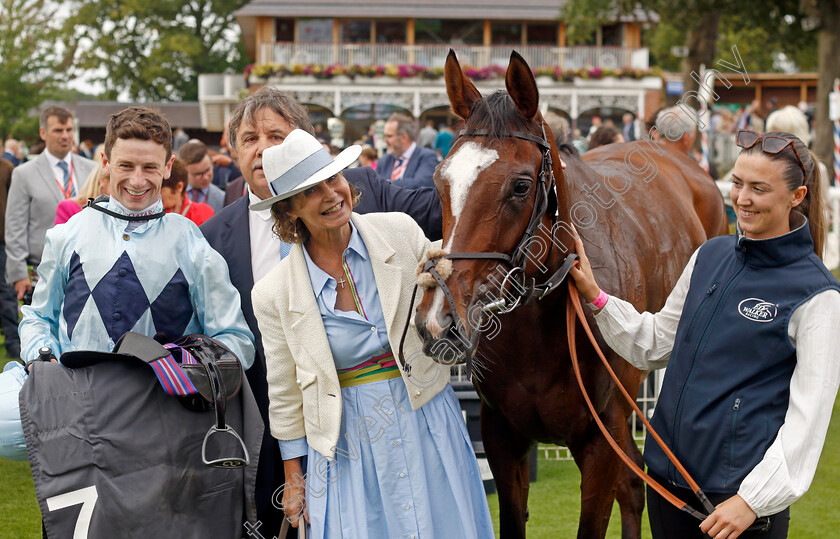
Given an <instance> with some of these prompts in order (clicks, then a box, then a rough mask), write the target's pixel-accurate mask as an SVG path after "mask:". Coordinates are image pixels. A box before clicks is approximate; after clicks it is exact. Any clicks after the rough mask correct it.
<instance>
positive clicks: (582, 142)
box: [572, 129, 587, 155]
mask: <svg viewBox="0 0 840 539" xmlns="http://www.w3.org/2000/svg"><path fill="white" fill-rule="evenodd" d="M572 146H574V147H575V149H576V150H577V151H578V153H579V154H581V155H582V154H583V153H584V152H585V151H586V148H587V143H586V139H585V138H584V137H583V133H581V132H580V129H575V130H573V131H572Z"/></svg>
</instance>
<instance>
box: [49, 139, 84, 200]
mask: <svg viewBox="0 0 840 539" xmlns="http://www.w3.org/2000/svg"><path fill="white" fill-rule="evenodd" d="M44 155H45V156H46V158H47V162H48V163H49V164H50V170H52V172H53V176H54V177H55V181H56V182H57V183H58V189H59V190H60V191H61V192H62V194H63V193H64V171H63V170H62V169H61V167H59V166H58V162H59V161H64V162H65V163H66V164H67V170H69V171H70V179H71V180H73V192H72V193H70V196H74V195H75V194H76V193H78V192H79V189H78V183H79V181H82V182H84V180H85V178H82V179H81V180H79V178H78V177H77V175H76V171H75V170H73V162H72V161H71V160H70V152H67V155H65V156H64V159H59V158H58V157H56V156H54V155H53V154H51V153H50V152H49V151H48V150H46V149H44Z"/></svg>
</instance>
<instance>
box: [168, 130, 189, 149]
mask: <svg viewBox="0 0 840 539" xmlns="http://www.w3.org/2000/svg"><path fill="white" fill-rule="evenodd" d="M189 141H190V136H189V135H188V134H187V133H186V132H185V131H184V130H183V129H181V128H180V127H179V128H177V129H175V134H174V136H173V137H172V151H173V152H178V151H180V149H181V146H183V145H184V144H186V143H187V142H189Z"/></svg>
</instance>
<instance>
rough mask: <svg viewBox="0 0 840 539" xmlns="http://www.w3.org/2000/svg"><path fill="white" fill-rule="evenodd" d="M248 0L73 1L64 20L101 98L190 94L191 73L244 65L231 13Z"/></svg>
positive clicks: (194, 78) (194, 89)
mask: <svg viewBox="0 0 840 539" xmlns="http://www.w3.org/2000/svg"><path fill="white" fill-rule="evenodd" d="M245 3H247V0H94V1H85V0H77V3H76V9H75V11H74V14H73V15H72V16H71V17H70V18H69V19H68V20H67V21H66V24H65V27H66V28H67V29H68V39H69V40H70V44H71V46H74V47H78V50H79V51H80V52H79V54H78V57H77V59H76V66H75V67H76V69H77V71H78V72H79V73H81V72H83V71H85V70H95V72H96V73H97V75H96V77H95V79H94V80H95V81H97V82H99V83H101V84H103V85H104V87H105V90H106V96H107V97H108V98H111V99H114V98H116V97H117V96H118V95H121V94H123V93H126V94H128V96H129V97H131V98H133V99H139V100H150V101H180V100H195V99H197V96H198V75H199V74H200V73H220V72H223V71H224V70H225V69H227V68H229V67H231V68H234V69H237V70H240V69H243V68H244V60H245V59H244V55H243V54H242V52H241V48H240V47H239V45H238V41H239V37H238V27H237V25H236V22H235V18H234V16H233V12H234V11H236V10H237V9H239V8H240V7H241V6H242V5H244V4H245Z"/></svg>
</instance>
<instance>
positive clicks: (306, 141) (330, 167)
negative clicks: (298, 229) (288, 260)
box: [249, 129, 362, 211]
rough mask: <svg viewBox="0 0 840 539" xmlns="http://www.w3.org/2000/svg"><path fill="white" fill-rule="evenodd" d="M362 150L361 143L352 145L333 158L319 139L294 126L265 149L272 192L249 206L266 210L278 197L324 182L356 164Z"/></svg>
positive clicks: (264, 164) (267, 177)
mask: <svg viewBox="0 0 840 539" xmlns="http://www.w3.org/2000/svg"><path fill="white" fill-rule="evenodd" d="M360 153H362V147H361V146H350V147H349V148H346V149H345V150H344V151H343V152H341V153H340V154H338V155H337V156H336V158H335V159H333V158H332V156H331V155H330V152H328V151H327V150H326V148H324V146H323V145H321V143H320V142H318V139H316V138H315V137H313V136H312V135H310V134H309V133H307V132H306V131H304V130H303V129H295V130H294V131H292V132H291V133H289V136H287V137H286V139H285V140H284V141H283V142H282V143H281V144H278V145H277V146H272V147H271V148H268V149H266V150H265V151H264V152H263V154H262V163H263V173H264V174H265V178H266V180H267V181H268V189H269V190H270V191H271V194H272V195H273V196H272V197H271V198H267V199H265V200H261V201H259V202H257V203H256V204H251V206H250V207H249V209H251V210H253V211H259V210H267V209H268V208H270V207H271V206H272V204H274V203H275V202H277V201H278V200H285V199H287V198H289V197H290V196H293V195H296V194H298V193H300V192H301V191H304V190H306V189H309V188H310V187H312V186H313V185H317V184H319V183H321V182H322V181H324V180H326V179H328V178H330V177H331V176H334V175H335V174H337V173H339V172H341V171H342V170H344V169H345V168H347V167H348V166H350V165H351V164H353V162H354V161H356V159H358V157H359V154H360Z"/></svg>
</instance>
